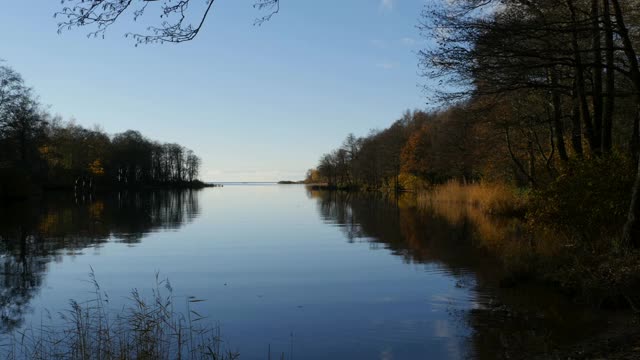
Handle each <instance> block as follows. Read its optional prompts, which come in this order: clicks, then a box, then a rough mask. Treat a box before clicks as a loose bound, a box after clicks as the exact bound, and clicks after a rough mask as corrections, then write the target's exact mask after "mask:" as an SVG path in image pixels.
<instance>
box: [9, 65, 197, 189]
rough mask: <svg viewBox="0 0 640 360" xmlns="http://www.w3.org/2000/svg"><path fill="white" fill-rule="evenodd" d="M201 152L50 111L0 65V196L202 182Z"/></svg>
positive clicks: (182, 185)
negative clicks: (113, 131)
mask: <svg viewBox="0 0 640 360" xmlns="http://www.w3.org/2000/svg"><path fill="white" fill-rule="evenodd" d="M200 162H201V161H200V158H199V157H198V156H196V155H195V154H194V153H193V151H191V150H189V149H186V148H184V147H183V146H181V145H179V144H167V143H159V142H156V141H151V140H149V139H147V138H145V137H144V136H142V135H141V134H140V133H139V132H137V131H133V130H128V131H125V132H123V133H119V134H115V135H113V136H109V135H108V134H106V133H105V132H104V131H102V130H100V129H98V128H94V129H86V128H83V127H81V126H79V125H76V124H74V123H73V122H63V121H62V120H61V119H60V118H58V117H55V116H52V115H51V114H49V113H48V112H47V111H46V110H45V109H44V108H43V106H42V105H41V104H40V103H39V102H38V100H37V98H36V96H35V95H34V94H33V91H32V90H31V88H29V87H27V86H26V85H25V83H24V81H23V79H22V77H21V76H20V74H18V73H17V72H16V71H14V70H13V69H12V68H10V67H8V66H0V199H3V198H5V199H6V198H22V197H27V196H30V195H33V194H37V193H39V192H41V191H42V190H46V189H73V188H75V189H76V190H77V189H78V188H80V189H81V190H82V191H94V190H106V189H114V188H132V187H154V186H165V187H166V186H171V187H201V186H204V184H203V183H202V182H200V181H198V180H197V177H198V172H199V168H200Z"/></svg>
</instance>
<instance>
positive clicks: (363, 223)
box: [0, 184, 601, 360]
mask: <svg viewBox="0 0 640 360" xmlns="http://www.w3.org/2000/svg"><path fill="white" fill-rule="evenodd" d="M485 225H486V224H485ZM491 226H492V227H493V228H498V229H499V228H500V227H501V226H504V227H505V228H506V227H507V226H511V225H506V224H502V225H501V224H499V223H496V224H492V225H491ZM479 228H480V226H479V225H478V224H475V223H474V221H473V218H472V217H469V216H466V215H464V214H462V215H461V214H460V213H455V215H451V214H449V213H448V212H447V211H444V212H441V213H438V212H420V211H418V210H417V209H416V206H415V204H414V203H412V201H411V199H405V198H401V199H393V200H391V199H385V198H383V197H380V196H374V195H355V194H341V193H323V192H310V191H309V190H307V189H306V188H305V187H304V186H297V185H273V184H232V185H227V186H225V187H224V188H212V189H205V190H202V191H187V192H155V193H120V194H113V195H109V196H98V197H97V198H95V199H84V200H83V199H77V200H76V199H74V198H73V196H70V195H68V194H52V195H49V196H48V197H47V198H46V199H42V200H38V201H32V202H30V203H24V204H20V205H13V206H12V207H6V206H5V207H4V208H1V209H0V240H1V244H0V253H1V255H0V256H1V258H0V261H1V263H0V266H2V273H1V274H0V309H1V311H2V314H1V318H0V320H1V324H0V332H2V333H7V332H10V331H11V330H15V329H18V328H20V327H23V326H27V325H29V324H39V323H40V322H41V321H42V320H43V319H46V318H47V316H48V315H47V310H46V309H48V310H50V312H56V311H59V310H61V309H64V308H66V307H67V304H68V300H69V299H70V298H75V299H83V298H87V297H88V296H89V295H88V293H89V292H90V291H91V286H89V285H88V284H87V282H86V280H87V279H88V277H87V274H88V272H89V271H90V268H93V269H94V270H95V273H96V276H97V278H98V281H99V282H100V284H101V286H102V288H103V289H105V290H106V291H107V292H108V293H109V296H110V298H111V299H112V302H113V303H114V307H116V308H117V305H118V304H119V303H123V302H124V299H125V297H126V296H127V295H128V294H129V292H130V291H131V289H132V288H138V289H140V290H143V292H145V291H146V292H147V293H148V292H149V291H148V289H150V288H151V286H152V285H153V283H154V281H155V273H156V272H160V273H161V276H163V277H168V278H169V279H170V281H171V283H172V285H173V288H174V294H175V295H176V296H179V297H182V296H184V297H186V296H196V297H198V298H202V299H207V301H206V302H203V303H198V306H199V307H198V311H199V312H200V313H202V314H203V315H207V316H209V318H210V319H211V320H212V321H216V322H219V324H220V326H221V329H222V334H223V337H224V338H225V340H226V341H227V342H228V343H229V344H230V345H231V347H232V348H233V349H237V350H239V351H240V353H241V359H266V358H267V348H268V347H270V348H271V350H272V352H273V353H274V354H275V353H277V354H280V353H283V352H284V353H285V355H286V358H287V359H290V358H294V359H356V360H357V359H465V358H478V359H494V358H501V357H505V358H506V357H514V354H519V353H521V352H524V351H526V352H529V353H538V352H542V351H545V350H546V349H548V348H549V347H550V346H552V345H558V344H570V343H571V342H573V341H576V340H578V339H580V338H583V337H584V336H587V335H588V334H590V333H592V332H594V331H596V330H597V329H598V327H599V326H600V325H601V322H600V319H599V316H598V314H595V313H593V312H592V311H590V310H588V309H583V308H580V307H579V306H576V305H575V304H571V303H568V302H567V301H566V299H564V298H562V297H560V296H558V295H553V293H552V292H548V291H545V290H544V289H538V288H532V287H516V288H514V289H501V288H500V287H499V286H498V282H499V279H500V277H501V274H500V266H499V265H498V264H497V263H496V262H494V261H493V260H491V258H490V257H489V256H487V254H485V253H484V252H483V251H482V250H480V249H479V247H478V246H475V245H474V244H476V243H477V239H478V236H482V234H481V233H480V231H479ZM292 349H293V354H291V351H292ZM517 357H518V356H517V355H516V356H515V358H517ZM274 358H275V356H274ZM278 358H279V356H278Z"/></svg>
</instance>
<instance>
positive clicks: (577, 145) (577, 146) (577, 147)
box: [571, 81, 582, 158]
mask: <svg viewBox="0 0 640 360" xmlns="http://www.w3.org/2000/svg"><path fill="white" fill-rule="evenodd" d="M575 83H576V84H574V90H573V96H572V101H573V111H572V113H571V125H572V126H571V148H572V149H573V152H574V153H575V154H576V156H578V157H580V158H581V157H582V126H581V125H580V97H579V95H578V92H579V91H578V90H577V87H578V85H577V81H576V82H575Z"/></svg>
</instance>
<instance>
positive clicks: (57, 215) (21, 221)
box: [0, 190, 200, 333]
mask: <svg viewBox="0 0 640 360" xmlns="http://www.w3.org/2000/svg"><path fill="white" fill-rule="evenodd" d="M199 214H200V206H199V204H198V195H197V191H195V190H186V191H158V192H120V193H115V194H111V195H105V196H98V197H96V198H95V199H91V200H88V199H85V200H84V201H79V202H78V201H77V200H76V199H74V198H73V197H72V196H68V194H50V195H49V196H48V197H46V198H43V199H39V200H31V201H29V202H25V203H19V204H13V205H12V206H11V207H0V268H1V269H2V273H0V310H1V314H0V333H7V332H10V331H12V330H14V329H16V328H18V327H20V326H21V324H22V322H23V319H24V315H25V313H26V311H28V310H29V302H30V300H31V299H32V298H33V296H34V295H35V294H36V292H37V291H38V290H39V289H40V287H41V286H42V283H43V277H44V275H45V273H46V271H47V264H48V263H49V262H50V261H60V260H61V259H62V255H68V254H75V253H78V252H80V251H82V250H83V249H86V248H92V247H100V246H101V244H104V243H105V242H108V241H117V242H123V243H127V244H136V243H139V242H140V241H141V240H142V239H143V238H144V237H145V236H146V235H147V234H148V233H150V232H153V231H156V230H160V229H177V228H179V227H181V226H182V225H184V224H186V223H189V222H191V221H193V219H195V218H196V217H197V216H198V215H199Z"/></svg>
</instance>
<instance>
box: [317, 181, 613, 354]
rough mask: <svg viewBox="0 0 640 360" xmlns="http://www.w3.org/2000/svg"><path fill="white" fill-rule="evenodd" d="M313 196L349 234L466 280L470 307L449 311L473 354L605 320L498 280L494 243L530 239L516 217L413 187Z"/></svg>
mask: <svg viewBox="0 0 640 360" xmlns="http://www.w3.org/2000/svg"><path fill="white" fill-rule="evenodd" d="M308 196H309V197H310V198H314V199H316V201H317V206H318V212H319V214H320V216H321V218H322V219H323V220H324V221H325V222H327V223H330V224H334V225H335V226H337V227H339V228H340V230H341V231H342V232H343V233H344V235H345V237H346V239H347V241H348V242H367V243H369V244H370V247H371V248H372V249H388V250H389V251H390V252H391V253H392V254H394V255H397V256H401V257H402V258H403V260H404V261H405V262H407V263H414V264H425V265H435V266H437V267H438V268H439V269H440V270H441V271H443V273H445V274H447V276H453V277H454V278H457V279H458V281H457V285H456V286H460V287H468V290H469V294H470V296H469V298H470V299H469V307H468V308H469V310H468V311H464V312H463V313H461V314H460V313H458V314H455V311H452V316H455V315H460V319H461V321H462V322H463V324H464V326H467V327H469V328H470V330H471V335H470V338H469V348H470V349H471V350H470V351H471V357H472V358H477V359H502V358H504V359H506V358H522V357H523V356H524V354H528V355H530V354H545V353H547V352H548V351H550V350H551V349H553V348H554V347H557V346H563V345H570V344H572V343H575V342H577V341H580V340H583V339H585V338H586V337H588V336H589V335H591V334H595V333H596V332H597V331H598V329H599V328H601V327H602V326H603V325H604V322H603V319H604V316H603V314H602V313H600V312H598V311H595V310H593V309H591V308H585V307H580V306H577V305H576V304H574V303H572V302H571V301H570V300H569V299H568V298H567V297H565V296H563V295H562V294H559V293H558V292H557V291H555V290H553V289H550V288H548V287H546V286H544V285H540V284H531V283H521V284H518V285H517V286H515V287H509V288H505V287H504V286H500V285H501V284H500V282H501V279H504V277H505V275H506V274H507V272H506V271H505V266H504V262H503V261H498V260H497V259H496V258H495V257H494V256H491V249H492V246H495V244H510V245H508V246H510V247H512V248H516V245H517V246H519V247H522V246H525V245H526V246H528V244H529V243H530V242H531V239H530V238H529V235H527V234H526V233H525V232H524V231H523V228H522V224H520V223H519V221H518V220H516V219H504V218H502V219H500V218H492V217H491V216H488V215H486V214H482V213H480V212H479V210H478V209H475V210H474V209H472V208H467V207H464V206H460V205H455V204H430V205H429V206H425V204H421V203H419V202H417V201H416V198H415V197H414V196H413V195H411V194H404V195H401V196H399V197H393V196H392V197H390V196H384V195H381V194H362V193H348V192H323V191H312V190H309V192H308ZM508 250H509V251H512V249H511V248H510V249H508ZM514 253H515V252H514ZM425 306H429V304H425ZM528 355H527V356H528Z"/></svg>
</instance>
